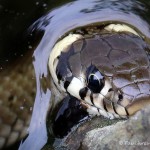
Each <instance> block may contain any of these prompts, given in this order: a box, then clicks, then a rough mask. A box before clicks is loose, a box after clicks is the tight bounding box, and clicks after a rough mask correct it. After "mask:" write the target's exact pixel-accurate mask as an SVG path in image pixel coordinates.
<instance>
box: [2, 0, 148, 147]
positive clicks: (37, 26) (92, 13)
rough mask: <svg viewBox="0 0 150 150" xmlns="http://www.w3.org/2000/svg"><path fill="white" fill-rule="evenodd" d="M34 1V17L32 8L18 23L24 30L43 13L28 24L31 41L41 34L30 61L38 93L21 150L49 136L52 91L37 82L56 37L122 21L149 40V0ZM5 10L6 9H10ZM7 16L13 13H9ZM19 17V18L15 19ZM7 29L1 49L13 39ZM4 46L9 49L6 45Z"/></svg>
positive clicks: (45, 71)
mask: <svg viewBox="0 0 150 150" xmlns="http://www.w3.org/2000/svg"><path fill="white" fill-rule="evenodd" d="M17 2H18V1H17ZM29 3H30V2H29ZM33 3H34V5H36V6H38V9H36V10H35V11H34V13H33V14H36V17H31V16H32V13H31V12H32V11H31V12H30V13H29V15H27V16H26V19H29V20H30V21H28V24H26V25H25V26H24V25H23V23H22V24H21V26H23V28H24V29H25V28H27V26H28V25H29V23H31V22H33V20H35V19H37V18H38V17H39V16H40V15H41V14H43V13H46V14H44V16H43V17H41V18H39V19H38V20H37V21H35V22H34V23H33V25H31V26H30V28H29V29H28V33H29V35H30V36H29V37H30V39H31V41H33V40H35V41H36V37H37V36H39V35H42V36H40V37H41V39H40V41H39V42H38V43H39V44H38V45H37V47H36V49H35V50H34V54H33V57H34V61H33V64H34V68H35V73H36V83H37V92H36V98H35V103H34V109H33V114H32V119H31V123H30V128H29V136H28V138H27V139H26V140H25V142H24V143H23V144H22V145H21V146H20V149H21V150H26V149H31V147H32V150H38V149H41V148H42V147H43V146H44V145H45V144H46V142H47V139H48V137H47V129H46V123H45V122H46V116H47V110H48V108H49V103H50V97H51V91H50V89H49V88H46V89H45V90H44V89H42V86H41V82H40V81H41V78H43V77H47V76H48V74H49V70H48V68H47V63H48V57H49V53H50V52H51V49H52V48H53V46H54V44H55V43H56V41H57V40H58V39H59V38H61V37H62V36H63V35H64V34H65V33H66V32H69V31H70V30H72V29H74V28H77V27H81V26H85V25H87V24H94V23H97V22H99V23H106V22H110V23H111V22H112V23H113V22H123V23H126V24H128V25H129V26H132V27H133V28H134V29H135V30H137V31H138V32H140V33H141V35H142V36H143V38H145V40H146V41H147V42H150V2H149V1H146V0H135V1H132V0H122V1H120V0H109V1H104V0H77V1H64V3H62V4H61V3H60V4H59V1H57V2H53V1H52V0H51V1H50V2H49V3H48V2H47V1H45V2H44V1H34V2H33ZM25 4H26V6H27V7H26V8H29V9H30V10H32V9H31V6H32V5H30V6H29V5H27V2H25ZM56 6H59V7H56ZM18 7H19V5H18ZM34 8H35V7H34ZM52 8H53V9H52ZM0 9H2V8H0ZM51 9H52V10H51ZM49 10H50V12H49ZM7 11H9V8H8V10H7ZM9 13H10V12H9ZM13 13H14V14H15V15H16V12H12V14H13ZM4 14H5V12H4ZM30 14H31V16H30ZM18 15H21V17H23V14H18ZM10 17H12V16H11V15H10ZM14 19H15V18H14ZM3 20H4V19H3ZM20 20H21V19H20ZM20 20H19V19H18V21H20ZM14 26H15V24H14ZM2 27H3V26H2V25H1V28H2ZM1 28H0V29H1ZM10 28H11V27H10ZM24 29H20V31H18V33H22V32H21V31H23V30H24ZM9 30H10V29H9ZM9 30H4V31H3V32H2V31H1V32H2V35H3V36H4V39H2V37H1V42H2V44H0V45H1V47H0V48H1V49H3V48H4V46H5V45H7V44H6V43H7V42H9V41H11V39H12V37H9V39H8V41H7V36H8V34H9V33H8V31H9ZM12 32H14V33H13V37H16V36H17V33H16V30H14V29H13V30H12ZM16 40H17V38H16ZM28 42H30V41H28V40H27V41H26V48H27V47H28V46H30V45H31V46H32V44H28ZM12 43H15V45H17V46H18V45H19V48H20V43H19V44H18V42H15V41H12ZM22 43H24V41H22V42H21V44H22ZM3 44H4V45H3ZM21 46H22V45H21ZM5 48H6V49H8V50H10V48H9V47H5ZM0 54H1V57H2V60H3V58H4V60H5V59H6V56H5V54H4V52H1V53H0ZM12 56H13V53H12V54H11V55H10V57H12Z"/></svg>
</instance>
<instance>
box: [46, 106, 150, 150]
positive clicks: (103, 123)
mask: <svg viewBox="0 0 150 150" xmlns="http://www.w3.org/2000/svg"><path fill="white" fill-rule="evenodd" d="M149 116H150V106H148V107H146V108H145V109H143V110H141V111H139V112H138V113H137V114H136V115H134V116H133V117H131V118H130V119H128V120H121V121H119V120H109V119H104V118H98V117H95V118H93V119H91V120H89V121H86V122H84V123H83V124H81V125H80V126H79V127H78V128H77V129H74V131H72V132H71V133H70V134H69V135H68V136H67V137H66V138H65V139H64V140H63V141H61V142H60V141H59V140H56V141H55V143H54V147H55V149H56V150H58V149H59V150H101V149H107V150H111V149H116V150H120V149H122V150H126V149H129V150H135V149H136V150H140V149H144V150H149V149H150V136H149V135H150V117H149ZM45 149H51V148H48V147H45Z"/></svg>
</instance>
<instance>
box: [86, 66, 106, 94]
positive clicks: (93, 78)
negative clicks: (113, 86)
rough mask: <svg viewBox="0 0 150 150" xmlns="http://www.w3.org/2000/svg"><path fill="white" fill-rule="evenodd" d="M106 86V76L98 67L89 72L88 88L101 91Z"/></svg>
mask: <svg viewBox="0 0 150 150" xmlns="http://www.w3.org/2000/svg"><path fill="white" fill-rule="evenodd" d="M103 87H104V76H103V75H102V74H101V73H100V72H99V71H98V70H97V69H96V70H95V69H94V70H93V71H92V73H90V74H89V77H88V88H89V89H90V90H91V91H92V92H93V93H100V91H101V90H102V88H103Z"/></svg>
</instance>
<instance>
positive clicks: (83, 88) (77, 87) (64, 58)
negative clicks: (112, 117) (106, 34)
mask: <svg viewBox="0 0 150 150" xmlns="http://www.w3.org/2000/svg"><path fill="white" fill-rule="evenodd" d="M104 29H105V30H107V31H110V32H111V31H113V32H123V31H127V32H130V33H133V34H135V35H138V34H137V32H136V31H135V30H133V29H132V28H130V27H129V26H127V25H124V24H110V25H108V26H106V27H105V28H104ZM82 39H84V36H83V35H80V34H69V35H68V36H66V37H65V38H63V39H62V40H61V41H59V42H58V43H57V44H55V46H54V48H53V49H52V52H51V54H50V57H49V69H50V73H51V76H52V78H53V80H54V82H55V84H56V86H57V88H58V89H59V90H60V91H63V92H68V93H69V94H70V95H72V96H74V97H76V98H78V99H80V100H84V101H85V102H87V103H88V104H90V105H94V106H96V107H97V108H98V109H102V110H103V111H105V112H108V111H109V110H108V109H107V105H106V103H105V101H104V99H105V98H106V97H107V94H108V93H111V92H112V91H113V88H112V86H111V83H110V82H109V81H108V80H106V79H105V77H104V75H103V74H102V73H101V72H100V71H99V70H98V69H97V68H96V67H95V66H93V65H91V66H90V67H89V68H87V70H86V72H80V73H81V74H80V75H79V76H74V75H73V73H72V70H71V66H70V65H69V64H68V59H69V57H70V56H71V55H73V54H75V51H74V50H73V49H72V48H70V46H71V45H72V43H74V42H75V41H78V40H82ZM69 49H70V50H69ZM68 50H69V52H68ZM76 63H77V62H76ZM82 79H83V80H82ZM85 81H86V82H85ZM98 94H99V96H97V97H98V98H97V99H98V100H99V102H97V99H95V97H94V96H95V95H98ZM122 99H123V97H122V95H121V94H119V95H118V100H120V101H121V100H122ZM112 107H113V109H114V111H115V113H116V114H119V113H118V110H117V109H116V107H115V106H114V105H113V104H112ZM117 107H119V106H117ZM119 109H123V110H121V111H122V114H123V115H127V114H128V113H127V112H126V110H124V108H119Z"/></svg>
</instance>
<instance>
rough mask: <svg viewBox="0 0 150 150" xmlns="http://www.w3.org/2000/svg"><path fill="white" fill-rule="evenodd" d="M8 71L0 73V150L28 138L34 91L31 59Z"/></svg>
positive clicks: (22, 61) (25, 58)
mask: <svg viewBox="0 0 150 150" xmlns="http://www.w3.org/2000/svg"><path fill="white" fill-rule="evenodd" d="M18 61H19V62H20V63H19V64H18ZM11 67H13V69H12V68H7V69H6V70H2V71H1V72H0V76H1V78H0V83H1V85H2V86H1V87H0V149H1V148H3V147H8V146H11V145H12V144H14V143H15V142H16V141H19V140H21V139H22V138H24V137H25V136H26V135H27V133H28V130H27V129H28V127H29V123H30V118H31V114H32V107H33V103H34V97H35V91H36V84H35V75H34V69H33V66H32V59H31V56H29V55H28V54H27V56H25V57H23V58H22V57H21V60H17V62H16V64H13V65H12V66H11Z"/></svg>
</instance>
